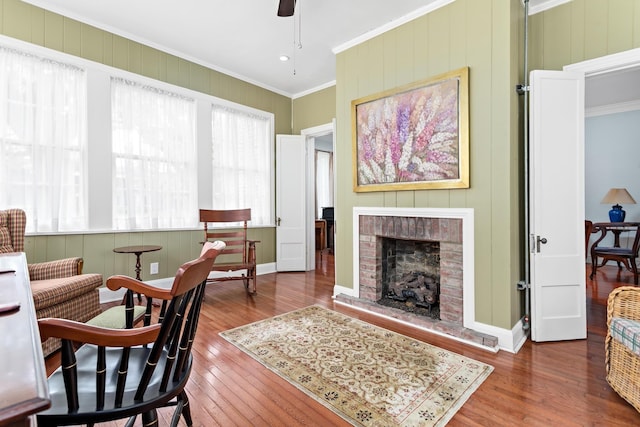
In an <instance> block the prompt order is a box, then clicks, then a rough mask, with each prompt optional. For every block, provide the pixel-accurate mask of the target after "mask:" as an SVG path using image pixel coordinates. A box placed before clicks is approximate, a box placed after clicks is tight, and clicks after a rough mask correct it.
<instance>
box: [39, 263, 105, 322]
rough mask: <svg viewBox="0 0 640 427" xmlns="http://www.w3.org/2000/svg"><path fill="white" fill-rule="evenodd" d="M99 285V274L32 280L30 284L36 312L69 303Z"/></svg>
mask: <svg viewBox="0 0 640 427" xmlns="http://www.w3.org/2000/svg"><path fill="white" fill-rule="evenodd" d="M101 285H102V275H101V274H81V275H77V276H73V277H61V278H57V279H49V280H34V281H32V282H31V292H32V293H33V302H34V305H35V307H36V311H39V310H42V309H44V308H47V307H51V306H54V305H56V304H60V303H62V302H66V301H71V300H73V299H74V298H76V297H78V296H80V295H83V294H86V293H90V292H91V291H93V290H94V289H96V288H97V287H99V286H101ZM92 316H95V313H92ZM74 320H75V319H74ZM85 320H86V319H85Z"/></svg>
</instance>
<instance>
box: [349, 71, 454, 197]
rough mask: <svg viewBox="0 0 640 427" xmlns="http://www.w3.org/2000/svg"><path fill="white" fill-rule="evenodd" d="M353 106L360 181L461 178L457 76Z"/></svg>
mask: <svg viewBox="0 0 640 427" xmlns="http://www.w3.org/2000/svg"><path fill="white" fill-rule="evenodd" d="M354 106H355V112H354V114H355V120H356V121H355V143H356V144H357V145H356V148H357V151H356V162H357V171H356V173H357V186H367V185H376V184H398V183H421V182H434V181H435V182H438V181H456V180H459V179H460V178H461V176H460V174H461V168H460V156H461V153H460V150H461V143H460V79H459V78H458V77H453V78H451V77H450V78H447V79H444V80H440V81H437V82H435V83H431V84H427V85H425V86H421V87H419V88H416V89H412V90H407V91H405V92H400V93H396V94H394V95H391V96H386V97H383V98H379V99H374V100H371V101H368V102H363V103H360V104H357V105H354ZM364 191H367V190H364Z"/></svg>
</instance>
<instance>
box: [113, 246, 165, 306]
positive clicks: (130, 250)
mask: <svg viewBox="0 0 640 427" xmlns="http://www.w3.org/2000/svg"><path fill="white" fill-rule="evenodd" d="M160 249H162V246H158V245H136V246H122V247H119V248H115V249H114V250H113V252H116V253H119V254H135V256H136V279H137V280H140V281H142V279H141V278H140V272H141V271H142V264H141V263H140V256H141V255H142V254H143V253H146V252H155V251H159V250H160ZM138 302H139V303H140V302H142V295H140V294H138Z"/></svg>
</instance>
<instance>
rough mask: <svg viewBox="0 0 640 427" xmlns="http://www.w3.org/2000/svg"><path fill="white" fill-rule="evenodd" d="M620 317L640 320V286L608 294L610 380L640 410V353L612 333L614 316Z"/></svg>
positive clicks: (606, 342)
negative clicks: (636, 352)
mask: <svg viewBox="0 0 640 427" xmlns="http://www.w3.org/2000/svg"><path fill="white" fill-rule="evenodd" d="M613 317H620V318H624V319H632V320H638V321H640V288H636V287H633V286H623V287H620V288H617V289H615V290H614V291H613V292H611V294H609V299H608V301H607V337H606V339H605V344H604V345H605V357H606V359H605V366H606V370H607V382H608V383H609V385H611V388H613V389H614V390H615V391H616V393H618V394H619V395H620V396H622V397H623V398H624V399H625V400H626V401H627V402H629V403H630V404H631V405H632V406H633V407H634V408H635V409H636V410H637V411H638V412H640V356H638V355H637V354H635V353H633V352H632V351H630V350H629V349H628V348H627V347H626V346H625V345H624V344H622V343H621V342H619V341H618V340H616V339H613V338H612V336H611V319H612V318H613Z"/></svg>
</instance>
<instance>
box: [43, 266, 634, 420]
mask: <svg viewBox="0 0 640 427" xmlns="http://www.w3.org/2000/svg"><path fill="white" fill-rule="evenodd" d="M317 259H318V262H320V258H319V257H318V258H317ZM587 269H588V270H589V267H587ZM588 274H589V271H588V272H587V275H588ZM632 283H633V282H632V280H631V275H630V274H629V273H626V272H623V273H619V272H618V269H617V267H614V266H607V267H605V268H602V269H598V273H597V277H596V280H593V281H591V280H589V279H588V278H587V312H588V331H589V332H588V337H587V339H586V340H579V341H569V342H557V343H541V344H536V343H532V342H531V341H527V343H526V344H525V345H524V346H523V348H522V349H521V350H520V352H519V353H518V354H515V355H514V354H511V353H508V352H505V351H500V352H499V353H497V354H493V353H490V352H488V351H485V350H482V349H478V348H475V347H472V346H468V345H465V344H462V343H458V342H456V341H453V340H449V339H447V338H443V337H440V336H437V335H434V334H431V333H429V332H426V331H421V330H416V329H413V328H411V327H409V326H406V325H402V324H398V323H395V322H392V321H390V320H387V319H383V318H380V317H377V316H373V315H369V314H366V313H363V312H360V311H357V310H354V309H351V308H349V307H346V306H343V305H340V304H334V302H333V300H332V298H331V295H332V293H333V284H334V278H333V258H332V257H330V256H324V257H323V259H322V263H321V264H320V265H319V266H318V269H317V270H316V271H312V272H306V273H304V272H303V273H279V274H268V275H263V276H259V277H258V294H257V295H256V296H254V297H250V296H247V295H246V294H245V292H244V289H243V288H242V284H241V282H225V283H221V284H219V285H217V286H212V285H210V286H209V288H208V289H207V294H206V299H205V307H204V308H203V312H202V314H201V318H200V325H199V329H198V335H197V337H196V342H195V343H194V358H195V365H194V370H193V371H192V373H191V378H190V382H189V384H188V385H187V393H188V395H189V399H190V404H191V408H192V414H193V417H194V425H197V426H207V427H208V426H330V425H335V426H346V425H349V424H348V423H346V422H345V421H343V420H342V419H341V418H340V417H339V416H337V415H335V414H334V413H333V412H331V411H330V410H328V409H326V408H325V407H324V406H322V405H321V404H319V403H317V402H316V401H314V400H313V399H311V398H309V397H307V396H306V395H305V394H304V393H302V392H300V391H299V390H298V389H296V388H295V387H294V386H293V385H291V384H289V383H288V382H287V381H285V380H283V379H281V378H280V377H279V376H277V375H276V374H274V373H272V372H271V371H269V370H268V369H266V368H264V367H263V366H262V365H260V364H259V363H258V362H256V361H254V360H253V359H251V358H250V357H248V356H246V355H245V354H244V353H242V352H241V351H240V350H238V349H237V348H235V347H234V346H233V345H231V344H229V343H227V342H226V341H225V340H224V339H222V338H220V337H219V336H218V333H219V332H221V331H224V330H226V329H230V328H233V327H236V326H240V325H244V324H247V323H250V322H254V321H257V320H261V319H265V318H267V317H270V316H274V315H277V314H281V313H285V312H287V311H291V310H294V309H297V308H302V307H306V306H308V305H312V304H318V305H322V306H324V307H328V308H331V309H334V310H336V311H339V312H342V313H345V314H347V315H350V316H353V317H357V318H360V319H362V320H365V321H367V322H370V323H372V324H376V325H378V326H382V327H385V328H387V329H391V330H394V331H396V332H399V333H402V334H405V335H408V336H411V337H414V338H416V339H419V340H422V341H425V342H428V343H431V344H434V345H437V346H439V347H442V348H445V349H448V350H451V351H455V352H457V353H460V354H463V355H465V356H468V357H472V358H475V359H477V360H480V361H482V362H485V363H489V364H491V365H493V366H494V367H495V370H494V372H493V373H492V374H491V375H490V376H489V378H488V379H487V380H486V381H485V382H484V383H483V384H482V385H481V386H480V388H479V389H478V390H477V391H476V392H475V393H474V394H473V395H472V396H471V397H470V398H469V400H468V401H467V402H466V403H465V405H464V406H463V407H462V408H461V409H460V410H459V411H458V413H457V414H456V415H455V416H454V417H453V419H452V420H451V421H450V423H449V426H514V425H518V426H632V425H640V414H639V413H638V412H636V411H635V410H634V409H633V408H632V407H631V406H630V405H629V404H627V403H626V402H625V401H624V400H623V399H622V398H620V397H619V396H618V395H617V394H616V393H615V392H614V391H613V390H611V388H610V387H609V386H608V384H607V382H606V380H605V369H604V336H605V330H606V300H607V295H608V294H609V292H610V291H611V290H612V289H613V288H615V287H618V286H622V285H628V284H632ZM58 363H59V361H58V360H57V358H56V356H53V357H50V358H49V359H48V360H47V370H48V371H51V370H53V369H54V368H55V367H56V365H57V364H58ZM159 416H160V418H161V419H160V424H161V425H168V423H169V420H170V412H169V410H163V411H161V412H160V414H159ZM123 424H124V422H118V423H108V424H105V425H108V426H121V425H123ZM137 425H140V421H139V420H138V424H137ZM181 425H184V424H181Z"/></svg>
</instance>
